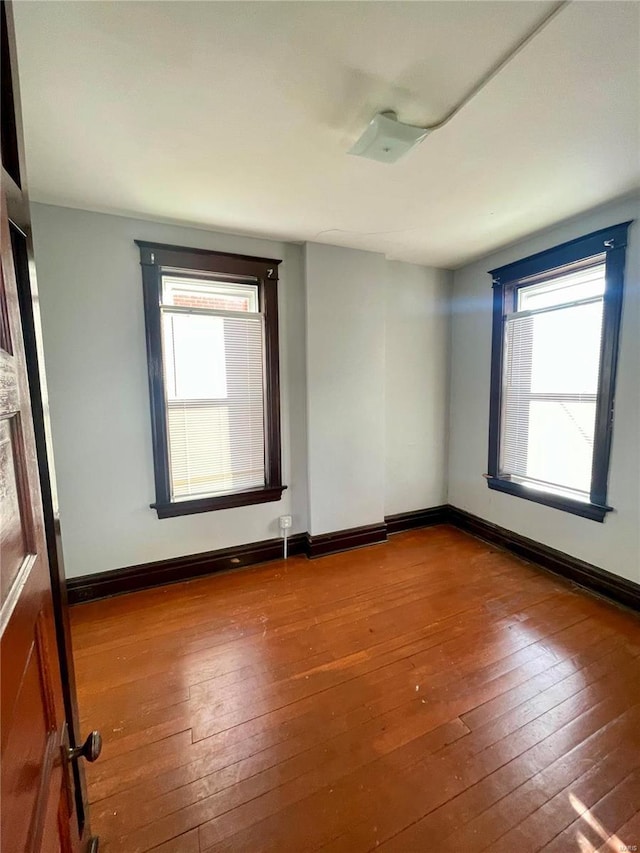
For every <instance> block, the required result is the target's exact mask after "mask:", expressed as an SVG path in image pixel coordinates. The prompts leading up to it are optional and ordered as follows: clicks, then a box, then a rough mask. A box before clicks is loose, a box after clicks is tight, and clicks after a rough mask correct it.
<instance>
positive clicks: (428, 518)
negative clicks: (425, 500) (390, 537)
mask: <svg viewBox="0 0 640 853" xmlns="http://www.w3.org/2000/svg"><path fill="white" fill-rule="evenodd" d="M384 520H385V524H386V525H387V533H389V534H392V533H402V532H403V531H404V530H415V529H416V528H418V527H431V526H432V525H434V524H446V523H447V522H448V521H449V506H448V505H447V504H443V505H442V506H431V507H428V508H427V509H416V510H412V511H411V512H399V513H397V514H396V515H387V516H385V519H384Z"/></svg>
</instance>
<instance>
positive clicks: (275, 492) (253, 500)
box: [151, 486, 287, 518]
mask: <svg viewBox="0 0 640 853" xmlns="http://www.w3.org/2000/svg"><path fill="white" fill-rule="evenodd" d="M286 488H287V487H286V486H265V487H264V488H262V489H250V490H249V491H246V492H234V493H233V494H228V495H217V496H216V497H208V498H195V499H194V500H188V501H175V502H173V503H154V504H151V509H155V511H156V512H157V513H158V518H175V517H176V516H178V515H194V514H195V513H197V512H214V511H215V510H218V509H231V508H233V507H240V506H252V505H253V504H264V503H269V502H270V501H279V500H280V498H281V497H282V493H283V492H284V490H285V489H286Z"/></svg>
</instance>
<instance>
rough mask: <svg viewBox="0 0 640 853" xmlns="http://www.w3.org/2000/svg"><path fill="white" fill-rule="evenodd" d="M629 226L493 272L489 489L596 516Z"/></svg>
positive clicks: (603, 502)
mask: <svg viewBox="0 0 640 853" xmlns="http://www.w3.org/2000/svg"><path fill="white" fill-rule="evenodd" d="M629 224H630V223H624V224H622V225H617V226H614V227H612V228H608V229H604V230H602V231H598V232H595V233H593V234H589V235H587V236H586V237H583V238H580V239H578V240H573V241H571V242H570V243H565V244H563V245H561V246H557V247H556V248H554V249H551V250H549V251H547V252H541V253H540V254H538V255H533V256H531V257H529V258H525V259H523V260H521V261H517V262H515V263H513V264H509V265H508V266H505V267H501V268H499V269H496V270H492V272H491V275H492V276H493V285H494V316H493V348H492V375H491V414H490V424H489V474H488V484H489V487H490V488H492V489H497V490H499V491H503V492H508V493H510V494H513V495H516V496H519V497H523V498H527V499H529V500H533V501H536V502H538V503H543V504H547V505H549V506H552V507H555V508H557V509H564V510H567V511H569V512H573V513H576V514H577V515H582V516H585V517H587V518H592V519H594V520H597V521H603V520H604V518H605V515H606V513H607V512H608V511H609V510H610V509H611V507H609V506H608V505H607V479H608V468H609V453H610V447H611V436H612V428H613V408H614V391H615V372H616V360H617V351H618V335H619V327H620V318H621V310H622V290H623V277H624V260H625V247H626V242H627V229H628V226H629Z"/></svg>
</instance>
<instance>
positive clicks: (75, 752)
mask: <svg viewBox="0 0 640 853" xmlns="http://www.w3.org/2000/svg"><path fill="white" fill-rule="evenodd" d="M101 752H102V735H101V734H100V732H91V734H90V735H89V737H88V738H87V739H86V740H85V742H84V743H83V744H82V746H74V747H72V748H69V749H68V750H67V758H68V759H69V761H71V760H73V759H74V758H86V759H87V761H95V760H96V759H97V758H99V756H100V753H101Z"/></svg>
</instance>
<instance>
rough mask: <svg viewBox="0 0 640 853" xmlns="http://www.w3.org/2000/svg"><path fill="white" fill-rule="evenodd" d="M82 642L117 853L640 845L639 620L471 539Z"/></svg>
mask: <svg viewBox="0 0 640 853" xmlns="http://www.w3.org/2000/svg"><path fill="white" fill-rule="evenodd" d="M72 626H73V640H74V648H75V658H76V667H77V678H78V686H79V703H80V712H81V717H82V723H83V730H89V729H92V728H99V729H100V730H101V731H102V734H103V737H104V749H103V756H102V757H101V758H100V760H99V761H98V762H97V763H96V764H95V765H90V766H88V768H87V769H88V782H89V796H90V800H91V803H92V824H93V829H94V832H96V833H98V834H99V835H100V836H101V846H100V850H101V851H110V853H139V851H140V852H141V851H146V850H154V851H156V853H200V852H201V851H202V853H204V851H207V853H214V851H218V853H222V851H229V853H230V851H233V853H263V852H264V851H294V853H297V851H312V850H322V851H323V853H338V852H339V851H340V853H347V851H348V853H354V851H355V852H356V853H357V851H367V850H373V849H379V850H382V851H384V853H411V851H425V853H431V851H465V853H473V851H481V850H488V851H491V853H507V851H509V853H514V851H517V853H527V851H531V853H533V851H538V850H545V851H549V853H565V851H576V853H589V851H593V852H594V851H606V853H614V851H615V853H621V851H622V849H623V847H624V845H627V846H628V848H629V849H630V850H633V849H634V848H633V845H637V848H636V849H638V850H640V619H638V618H637V617H636V616H635V615H634V614H632V613H630V612H627V611H625V610H623V609H620V608H617V607H615V606H614V605H610V604H608V603H607V602H604V601H601V600H599V599H597V598H595V597H592V596H590V595H589V594H587V593H585V592H582V591H580V590H577V589H575V588H573V587H571V586H570V585H568V584H565V583H564V582H563V581H561V580H557V579H555V578H554V577H553V576H551V575H549V574H547V573H545V572H544V571H542V570H541V569H538V568H536V567H534V566H531V565H529V564H527V563H524V562H522V561H520V560H518V559H517V558H515V557H513V556H511V555H509V554H507V553H505V552H502V551H499V550H497V549H495V548H493V547H492V546H490V545H487V544H485V543H483V542H480V541H479V540H476V539H474V538H472V537H470V536H468V535H466V534H465V533H462V532H460V531H458V530H456V529H454V528H451V527H448V526H440V527H432V528H429V529H426V530H417V531H413V532H410V533H403V534H399V535H397V536H394V537H392V538H391V539H390V541H389V543H388V544H385V545H375V546H371V547H369V548H363V549H361V550H358V551H351V552H348V553H345V554H339V555H336V556H332V557H325V558H323V559H319V560H315V561H307V560H306V559H304V558H300V557H297V558H293V559H290V560H288V561H287V562H286V563H285V562H284V561H279V562H274V563H269V564H267V565H262V566H257V567H254V568H252V569H245V570H242V571H238V572H235V573H229V574H226V575H218V576H214V577H210V578H204V579H200V580H197V581H191V582H187V583H183V584H176V585H173V586H168V587H163V588H161V589H154V590H150V591H147V592H140V593H135V594H131V595H126V596H121V597H118V598H113V599H109V600H105V601H99V602H93V603H90V604H83V605H80V606H77V607H75V608H73V609H72Z"/></svg>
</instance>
